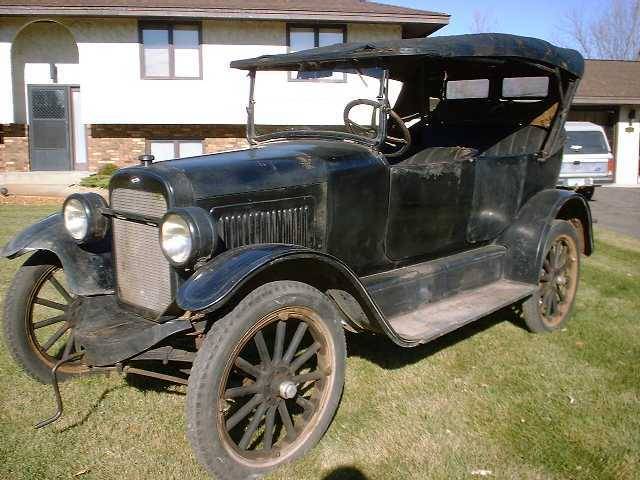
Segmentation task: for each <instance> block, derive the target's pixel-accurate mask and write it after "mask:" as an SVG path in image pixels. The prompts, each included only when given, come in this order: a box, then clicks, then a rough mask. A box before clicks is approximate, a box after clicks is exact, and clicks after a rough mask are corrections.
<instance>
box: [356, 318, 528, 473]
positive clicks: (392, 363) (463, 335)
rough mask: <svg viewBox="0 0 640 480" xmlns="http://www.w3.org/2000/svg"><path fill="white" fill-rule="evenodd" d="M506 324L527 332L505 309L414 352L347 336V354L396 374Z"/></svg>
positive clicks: (379, 339)
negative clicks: (400, 369)
mask: <svg viewBox="0 0 640 480" xmlns="http://www.w3.org/2000/svg"><path fill="white" fill-rule="evenodd" d="M504 321H508V322H510V323H512V324H513V325H515V326H517V327H519V328H522V329H524V330H526V326H525V324H524V321H523V320H522V318H521V317H520V315H519V314H518V312H517V311H515V310H514V309H513V308H512V307H506V308H503V309H502V310H498V311H497V312H494V313H492V314H491V315H489V316H487V317H484V318H481V319H480V320H476V321H475V322H472V323H470V324H468V325H465V326H464V327H461V328H459V329H457V330H454V331H453V332H451V333H448V334H446V335H443V336H442V337H440V338H437V339H435V340H432V341H430V342H429V343H426V344H424V345H419V346H417V347H414V348H404V347H399V346H398V345H396V344H395V343H393V342H392V341H391V340H390V339H389V338H387V337H386V336H385V335H382V334H381V335H370V334H367V333H360V334H353V333H349V332H346V333H347V351H348V355H349V356H356V357H361V358H364V359H367V360H369V361H371V362H373V363H375V364H377V365H379V366H380V367H382V368H385V369H389V370H395V369H398V368H402V367H404V366H406V365H410V364H413V363H416V362H419V361H420V360H423V359H425V358H427V357H430V356H431V355H435V354H436V353H438V352H440V351H441V350H444V349H446V348H449V347H452V346H454V345H456V344H457V343H459V342H462V341H464V340H467V339H469V338H471V337H473V336H474V335H477V334H478V333H481V332H484V331H485V330H488V329H490V328H492V327H494V326H495V325H498V324H499V323H502V322H504ZM345 478H346V477H345Z"/></svg>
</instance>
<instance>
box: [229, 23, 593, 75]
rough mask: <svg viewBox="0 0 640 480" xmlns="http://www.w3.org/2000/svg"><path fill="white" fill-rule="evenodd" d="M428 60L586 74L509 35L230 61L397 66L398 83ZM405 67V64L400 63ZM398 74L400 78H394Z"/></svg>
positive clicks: (559, 53) (570, 56)
mask: <svg viewBox="0 0 640 480" xmlns="http://www.w3.org/2000/svg"><path fill="white" fill-rule="evenodd" d="M416 57H419V58H425V59H428V60H434V61H437V60H447V59H456V58H458V59H460V58H464V59H468V58H472V57H473V58H500V59H521V60H529V61H533V62H536V63H541V64H544V65H548V66H551V67H559V68H561V69H563V70H565V71H567V72H569V73H570V74H572V75H573V76H575V77H581V76H582V73H583V71H584V59H583V58H582V55H580V53H578V52H577V51H575V50H571V49H567V48H560V47H556V46H554V45H552V44H550V43H549V42H546V41H544V40H540V39H538V38H531V37H520V36H517V35H508V34H504V33H476V34H468V35H450V36H443V37H427V38H410V39H402V40H386V41H382V42H368V43H344V44H336V45H331V46H328V47H321V48H313V49H310V50H301V51H298V52H293V53H287V54H280V55H263V56H261V57H257V58H250V59H246V60H236V61H234V62H231V67H232V68H240V69H243V70H252V69H257V70H322V69H325V68H329V69H330V68H332V67H333V66H335V65H337V66H339V67H342V66H345V67H348V66H350V65H353V64H357V65H360V66H365V67H368V66H371V67H375V66H378V65H384V66H390V65H391V66H392V68H391V75H392V77H393V78H400V76H401V74H399V72H406V71H407V65H408V66H409V69H410V70H411V71H413V70H415V68H416V67H415V60H414V59H415V58H416ZM399 62H400V65H398V63H399ZM394 73H395V75H396V76H394Z"/></svg>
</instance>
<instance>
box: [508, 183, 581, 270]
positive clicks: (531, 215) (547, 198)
mask: <svg viewBox="0 0 640 480" xmlns="http://www.w3.org/2000/svg"><path fill="white" fill-rule="evenodd" d="M555 219H562V220H567V221H569V222H570V223H571V224H572V225H573V226H574V227H575V228H576V230H577V232H578V239H579V240H580V247H581V249H582V253H584V254H585V255H591V253H592V252H593V227H592V223H591V209H590V208H589V204H588V203H587V201H586V200H585V199H584V197H583V196H582V195H579V194H577V193H575V192H571V191H567V190H557V189H549V190H543V191H541V192H539V193H537V194H536V195H534V196H533V197H531V199H529V201H528V202H527V203H526V204H525V205H524V206H523V207H522V208H521V209H520V212H519V213H518V216H517V218H516V220H515V221H514V222H513V223H512V224H511V226H510V227H509V228H508V229H507V230H506V231H505V232H504V233H503V234H502V235H501V236H500V238H499V239H498V240H497V242H496V243H498V244H500V245H504V246H505V247H507V262H506V276H507V278H509V279H512V280H517V281H520V282H525V283H538V277H539V275H540V269H541V268H542V262H543V261H544V253H545V251H546V247H547V241H548V238H547V237H548V233H549V230H550V229H551V224H552V223H553V221H554V220H555Z"/></svg>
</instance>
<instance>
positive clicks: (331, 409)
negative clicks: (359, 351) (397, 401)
mask: <svg viewBox="0 0 640 480" xmlns="http://www.w3.org/2000/svg"><path fill="white" fill-rule="evenodd" d="M345 357H346V348H345V340H344V333H343V330H342V326H341V322H340V314H339V313H338V311H337V310H336V308H335V307H334V306H333V304H332V303H331V301H330V300H329V299H328V298H327V297H326V296H325V295H323V294H322V293H321V292H320V291H318V290H316V289H315V288H313V287H310V286H309V285H305V284H302V283H297V282H273V283H269V284H266V285H263V286H261V287H260V288H258V289H256V290H255V291H254V292H252V293H251V294H250V295H248V296H247V297H246V298H245V299H244V300H243V301H242V302H240V304H238V306H237V307H236V308H235V309H234V310H233V311H232V312H231V313H230V314H229V315H227V316H226V317H224V318H222V319H221V320H218V321H217V322H216V323H215V324H214V325H213V327H212V328H211V330H210V331H209V333H208V334H207V337H206V340H205V341H204V343H203V345H202V347H201V349H200V351H199V352H198V355H197V358H196V361H195V362H194V365H193V368H192V370H191V375H190V377H189V387H188V393H187V433H188V436H189V440H190V442H191V445H192V447H193V449H194V452H195V454H196V456H197V457H198V460H199V461H200V462H201V463H202V464H203V465H204V466H205V467H206V468H207V470H208V471H209V472H210V473H212V474H213V475H214V476H215V477H216V478H219V479H229V480H231V479H233V480H236V479H245V478H256V476H260V475H262V474H264V473H266V472H268V471H270V470H272V469H274V468H276V467H277V466H278V465H280V464H282V463H285V462H289V461H291V460H293V459H295V458H298V457H300V456H301V455H303V454H304V453H305V452H306V451H308V450H309V449H310V448H312V447H313V446H314V445H315V444H316V443H317V442H318V441H319V440H320V438H322V435H323V434H324V432H325V430H326V429H327V428H328V426H329V424H330V423H331V420H332V419H333V416H334V414H335V412H336V410H337V407H338V404H339V402H340V398H341V395H342V387H343V384H344V368H345Z"/></svg>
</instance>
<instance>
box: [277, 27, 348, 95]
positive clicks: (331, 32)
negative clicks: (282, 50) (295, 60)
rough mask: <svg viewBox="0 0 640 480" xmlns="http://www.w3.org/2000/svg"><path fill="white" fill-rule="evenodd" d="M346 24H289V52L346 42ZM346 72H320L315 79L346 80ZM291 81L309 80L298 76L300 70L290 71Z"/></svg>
mask: <svg viewBox="0 0 640 480" xmlns="http://www.w3.org/2000/svg"><path fill="white" fill-rule="evenodd" d="M346 41H347V27H346V25H337V26H317V25H315V26H314V25H287V47H288V50H289V52H297V51H299V50H307V49H309V48H315V47H326V46H328V45H333V44H336V43H346ZM346 79H347V78H346V74H345V73H342V72H334V73H333V74H332V73H331V72H326V73H322V72H319V73H318V78H314V79H312V80H315V81H333V82H336V81H338V82H344V81H346ZM289 80H290V81H298V82H299V81H309V80H308V79H304V80H302V79H300V78H298V72H289Z"/></svg>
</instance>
